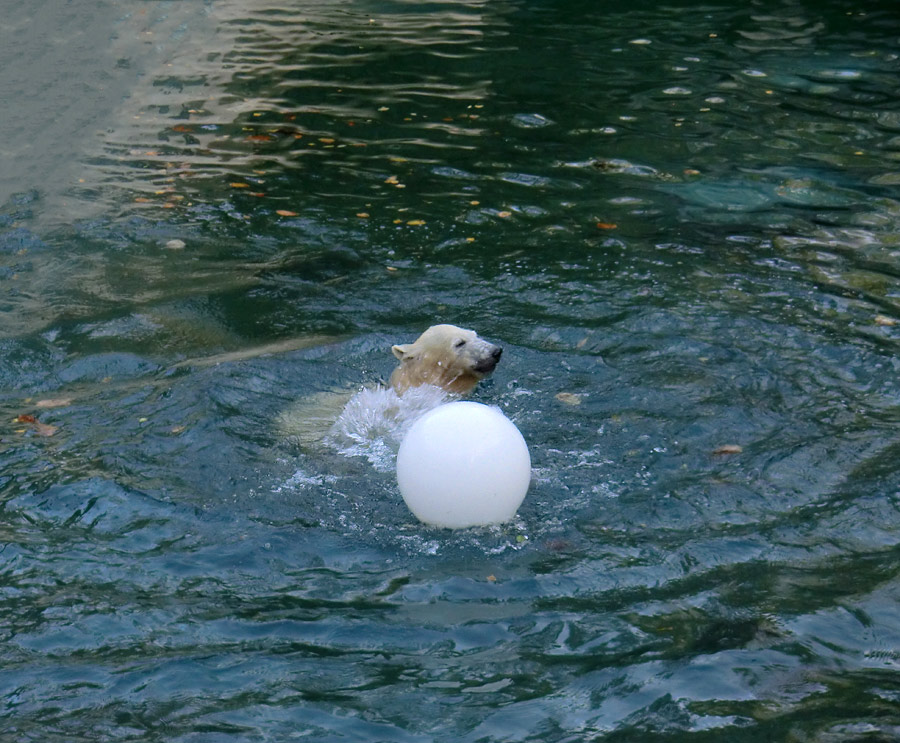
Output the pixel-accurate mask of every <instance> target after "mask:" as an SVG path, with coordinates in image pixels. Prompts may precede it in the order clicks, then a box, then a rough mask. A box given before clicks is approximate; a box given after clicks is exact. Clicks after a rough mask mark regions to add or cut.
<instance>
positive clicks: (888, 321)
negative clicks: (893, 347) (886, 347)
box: [875, 315, 898, 328]
mask: <svg viewBox="0 0 900 743" xmlns="http://www.w3.org/2000/svg"><path fill="white" fill-rule="evenodd" d="M897 322H898V320H897V319H896V318H893V317H888V316H887V315H875V324H876V325H882V326H884V327H886V328H891V327H893V326H894V325H896V324H897Z"/></svg>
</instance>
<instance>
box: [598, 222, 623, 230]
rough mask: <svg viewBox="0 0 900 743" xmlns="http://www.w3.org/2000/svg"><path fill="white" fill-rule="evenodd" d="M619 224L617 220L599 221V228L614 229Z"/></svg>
mask: <svg viewBox="0 0 900 743" xmlns="http://www.w3.org/2000/svg"><path fill="white" fill-rule="evenodd" d="M618 226H619V225H617V224H616V223H615V222H597V228H598V229H601V230H614V229H616V227H618Z"/></svg>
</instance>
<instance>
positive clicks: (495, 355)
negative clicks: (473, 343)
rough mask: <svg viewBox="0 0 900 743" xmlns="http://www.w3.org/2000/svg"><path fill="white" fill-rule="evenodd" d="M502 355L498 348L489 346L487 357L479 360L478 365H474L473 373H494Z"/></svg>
mask: <svg viewBox="0 0 900 743" xmlns="http://www.w3.org/2000/svg"><path fill="white" fill-rule="evenodd" d="M502 354H503V349H502V348H501V347H500V346H491V348H490V350H489V351H488V353H487V355H486V356H483V357H482V358H481V359H479V361H478V363H477V364H475V367H474V368H475V371H477V372H480V373H481V374H490V373H491V372H492V371H494V368H495V367H496V366H497V362H498V361H500V356H501V355H502Z"/></svg>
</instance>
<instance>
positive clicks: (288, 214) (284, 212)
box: [275, 209, 298, 217]
mask: <svg viewBox="0 0 900 743" xmlns="http://www.w3.org/2000/svg"><path fill="white" fill-rule="evenodd" d="M275 213H276V214H278V215H279V216H281V217H296V216H298V215H297V212H292V211H291V210H290V209H276V210H275Z"/></svg>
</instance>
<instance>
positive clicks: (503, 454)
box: [397, 402, 531, 529]
mask: <svg viewBox="0 0 900 743" xmlns="http://www.w3.org/2000/svg"><path fill="white" fill-rule="evenodd" d="M530 482H531V456H530V455H529V453H528V445H527V444H526V443H525V439H524V438H522V434H521V433H519V429H518V428H516V426H515V424H514V423H513V422H512V421H511V420H510V419H509V418H507V417H506V416H505V415H503V413H502V412H500V409H499V408H493V407H488V406H487V405H482V404H481V403H477V402H451V403H447V404H446V405H441V406H439V407H437V408H435V409H434V410H430V411H429V412H427V413H425V415H423V416H422V417H421V418H419V420H417V421H416V422H415V423H414V424H413V425H412V427H411V428H410V429H409V432H408V433H407V434H406V436H405V437H404V439H403V442H402V443H401V444H400V451H399V452H398V453H397V484H398V485H399V486H400V494H401V495H402V496H403V500H404V501H406V505H407V506H408V507H409V510H410V511H412V512H413V514H414V515H415V516H416V518H418V519H419V521H422V522H424V523H426V524H432V525H434V526H446V527H450V528H451V529H460V528H464V527H467V526H485V525H487V524H500V523H503V522H504V521H509V520H510V519H511V518H512V517H513V516H515V514H516V510H517V509H518V508H519V506H520V505H521V504H522V501H523V500H524V499H525V493H526V492H527V491H528V485H529V483H530Z"/></svg>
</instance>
